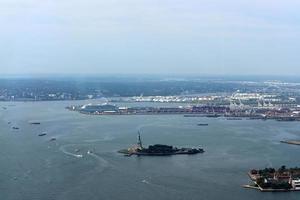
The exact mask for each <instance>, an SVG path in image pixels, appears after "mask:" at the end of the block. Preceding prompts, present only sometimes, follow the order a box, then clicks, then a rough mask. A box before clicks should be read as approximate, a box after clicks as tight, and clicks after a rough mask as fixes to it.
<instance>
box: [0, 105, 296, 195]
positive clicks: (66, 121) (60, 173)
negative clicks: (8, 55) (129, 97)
mask: <svg viewBox="0 0 300 200" xmlns="http://www.w3.org/2000/svg"><path fill="white" fill-rule="evenodd" d="M83 103H86V102H82V101H72V102H68V101H64V102H1V103H0V152H1V156H0V199H1V200H2V199H3V200H40V199H43V200H68V199H69V200H82V199H85V200H99V199H101V200H105V199H109V200H111V199H114V200H119V199H120V200H121V199H122V200H123V199H141V200H142V199H143V200H148V199H149V200H150V199H151V200H152V199H158V200H182V199H187V200H199V199H200V200H215V199H222V200H241V199H244V200H248V199H249V200H253V199H261V200H282V199H286V200H288V199H290V200H298V199H300V192H285V193H262V192H259V191H256V190H251V189H245V188H242V187H241V186H242V185H243V184H248V183H250V180H249V178H248V176H247V172H248V171H249V170H250V169H252V168H265V167H274V168H279V167H280V166H281V165H286V166H287V167H296V166H298V167H300V156H299V155H300V146H297V145H288V144H283V143H280V141H281V140H297V139H300V122H277V121H273V120H268V121H262V120H246V119H243V120H226V119H225V118H222V117H221V118H202V117H183V115H149V116H143V115H132V116H112V115H105V116H92V115H84V114H80V113H78V112H74V111H69V110H67V109H65V107H66V106H70V105H78V104H79V105H80V104H83ZM120 105H124V104H120ZM130 105H133V104H130ZM139 105H143V104H139ZM172 105H173V104H172ZM172 105H169V106H172ZM30 122H40V123H41V124H30ZM199 123H205V124H206V123H207V124H208V126H197V124H199ZM12 127H18V128H19V129H13V128H12ZM138 130H140V132H141V137H142V140H143V144H144V145H146V146H147V145H149V144H157V143H158V144H167V145H173V146H176V147H202V148H204V150H205V153H203V154H196V155H176V156H166V157H142V156H140V157H138V156H131V157H126V156H124V155H122V154H119V153H117V151H118V150H120V149H124V148H127V147H130V146H132V145H134V144H135V143H136V137H137V131H138ZM41 133H44V134H45V135H43V136H39V134H41Z"/></svg>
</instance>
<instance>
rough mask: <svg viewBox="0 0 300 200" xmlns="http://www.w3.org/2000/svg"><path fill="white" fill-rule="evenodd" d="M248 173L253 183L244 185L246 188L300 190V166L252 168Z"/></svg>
mask: <svg viewBox="0 0 300 200" xmlns="http://www.w3.org/2000/svg"><path fill="white" fill-rule="evenodd" d="M248 175H249V177H250V179H251V180H252V181H253V183H254V185H253V186H248V185H246V186H245V187H246V188H255V189H259V190H260V191H262V192H285V191H300V168H297V167H295V168H290V169H287V168H286V167H285V166H281V167H280V168H279V169H278V170H275V169H274V168H265V169H262V170H255V169H253V170H251V171H250V172H249V173H248Z"/></svg>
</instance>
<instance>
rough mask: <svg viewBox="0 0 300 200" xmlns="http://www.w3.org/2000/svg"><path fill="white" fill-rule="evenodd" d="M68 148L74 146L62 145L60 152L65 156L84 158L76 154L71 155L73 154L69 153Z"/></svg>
mask: <svg viewBox="0 0 300 200" xmlns="http://www.w3.org/2000/svg"><path fill="white" fill-rule="evenodd" d="M68 146H72V145H62V146H60V147H59V150H60V151H61V152H63V153H64V154H66V155H69V156H73V157H75V158H82V157H83V155H82V154H75V153H71V152H69V151H67V150H66V147H68Z"/></svg>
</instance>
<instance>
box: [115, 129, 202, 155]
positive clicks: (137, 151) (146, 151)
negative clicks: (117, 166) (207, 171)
mask: <svg viewBox="0 0 300 200" xmlns="http://www.w3.org/2000/svg"><path fill="white" fill-rule="evenodd" d="M118 152H119V153H123V154H125V155H126V156H131V155H137V156H170V155H179V154H189V155H191V154H198V153H204V150H203V149H202V148H177V147H173V146H170V145H164V144H154V145H149V146H148V148H145V147H143V145H142V140H141V135H140V132H138V141H137V144H136V145H135V146H133V147H130V148H128V149H123V150H119V151H118Z"/></svg>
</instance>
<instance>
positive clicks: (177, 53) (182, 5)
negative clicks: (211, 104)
mask: <svg viewBox="0 0 300 200" xmlns="http://www.w3.org/2000/svg"><path fill="white" fill-rule="evenodd" d="M0 55H1V56H0V74H1V73H3V74H22V73H25V74H40V73H43V74H45V73H46V74H47V73H51V74H52V73H64V74H68V73H75V74H78V73H84V74H95V73H96V74H102V73H104V74H106V73H110V74H113V73H118V74H126V73H129V74H134V73H137V74H143V73H146V74H157V73H163V74H166V73H172V74H180V73H184V74H194V75H195V74H197V75H203V74H212V75H214V74H218V75H220V74H271V75H274V74H277V75H278V74H279V75H280V74H285V75H295V74H297V73H298V74H299V73H300V1H298V0H105V1H104V0H0ZM299 75H300V74H299Z"/></svg>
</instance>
